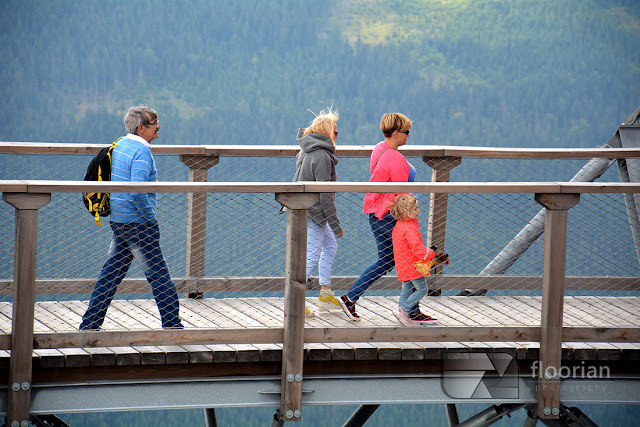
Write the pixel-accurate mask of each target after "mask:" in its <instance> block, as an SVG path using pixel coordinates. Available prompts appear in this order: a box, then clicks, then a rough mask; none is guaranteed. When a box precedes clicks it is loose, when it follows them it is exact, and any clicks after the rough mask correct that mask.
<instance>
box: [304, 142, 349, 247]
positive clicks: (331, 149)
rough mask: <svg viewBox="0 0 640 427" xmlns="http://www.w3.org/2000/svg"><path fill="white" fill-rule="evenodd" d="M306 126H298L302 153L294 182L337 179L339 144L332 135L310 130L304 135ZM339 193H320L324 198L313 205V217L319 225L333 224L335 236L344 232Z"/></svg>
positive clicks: (310, 215)
mask: <svg viewBox="0 0 640 427" xmlns="http://www.w3.org/2000/svg"><path fill="white" fill-rule="evenodd" d="M303 133H304V129H298V138H297V140H298V144H300V148H301V150H300V152H299V153H298V155H297V156H296V176H295V177H294V181H335V180H336V179H337V175H336V165H337V164H338V159H337V158H336V156H335V152H336V147H335V146H334V145H333V143H332V142H331V140H330V139H329V137H328V136H324V135H322V134H319V133H310V134H308V135H305V136H302V134H303ZM334 201H335V193H320V201H319V202H318V203H316V204H315V205H313V206H311V207H310V208H309V218H311V220H312V221H313V222H315V223H316V224H318V225H325V224H326V223H327V222H329V227H331V230H332V231H333V233H334V234H335V235H338V234H340V233H341V232H342V227H340V220H339V219H338V212H337V211H336V205H335V202H334Z"/></svg>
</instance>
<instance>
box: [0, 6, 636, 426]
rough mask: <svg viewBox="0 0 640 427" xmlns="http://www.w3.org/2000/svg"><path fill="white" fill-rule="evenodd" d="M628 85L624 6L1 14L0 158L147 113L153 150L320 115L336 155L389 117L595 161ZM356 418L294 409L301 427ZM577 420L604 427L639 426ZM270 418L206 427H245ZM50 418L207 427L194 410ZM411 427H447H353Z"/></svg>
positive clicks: (371, 139) (630, 67)
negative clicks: (138, 109)
mask: <svg viewBox="0 0 640 427" xmlns="http://www.w3.org/2000/svg"><path fill="white" fill-rule="evenodd" d="M639 83H640V3H639V2H637V1H635V0H606V1H605V0H602V1H600V0H564V1H557V0H537V1H532V0H513V1H497V0H475V1H472V0H451V1H446V0H383V1H379V0H349V1H341V0H322V1H318V0H280V1H267V0H175V1H166V2H165V1H153V0H108V1H97V0H85V1H83V2H77V1H72V0H52V1H47V2H42V1H35V0H0V99H2V102H1V103H0V140H3V141H42V142H78V143H105V144H107V143H110V142H112V141H113V140H114V139H116V138H117V137H118V136H120V135H122V133H123V124H122V117H123V114H124V112H125V111H126V109H127V108H128V107H129V106H132V105H139V104H146V105H149V106H151V107H153V108H154V109H156V110H157V111H158V113H159V115H160V121H161V124H162V129H161V131H160V134H161V136H160V139H159V140H157V141H155V142H154V144H155V143H157V144H230V145H236V144H238V145H243V144H286V145H293V144H295V134H296V131H297V129H298V128H299V127H304V126H306V125H308V123H309V122H310V121H311V120H312V119H313V114H312V112H316V113H317V112H318V111H319V110H321V109H323V108H325V107H327V106H330V105H333V106H334V107H336V108H337V109H338V110H339V111H340V121H339V130H340V137H339V139H338V141H337V142H338V144H344V145H371V144H375V143H376V142H377V141H379V140H380V139H382V137H381V134H380V130H379V126H378V123H379V120H380V116H381V115H382V114H383V113H385V112H390V111H399V112H403V113H404V114H406V115H407V116H409V117H410V118H411V119H413V120H414V127H412V129H411V139H410V143H412V144H424V145H427V144H432V145H453V146H456V145H457V146H494V147H528V148H530V147H558V148H565V147H566V148H580V147H584V148H592V147H600V146H602V145H603V144H604V143H605V142H606V141H607V140H608V139H609V137H610V136H611V134H612V133H613V131H614V130H615V128H616V127H617V125H618V124H619V123H620V122H621V121H623V120H624V118H625V117H627V116H628V115H629V114H630V113H631V112H632V111H633V110H634V109H636V108H637V107H638V106H639V104H640V102H639V100H640V84H639ZM310 111H311V112H310ZM0 166H1V165H0ZM5 166H6V165H5ZM3 168H4V167H0V178H2V179H7V178H8V177H6V176H4V175H6V173H7V170H3ZM476 406H477V405H476ZM483 407H485V406H482V407H480V406H477V407H476V408H473V410H471V409H469V410H467V412H468V414H466V415H467V416H470V415H472V414H473V413H475V412H477V410H480V409H482V408H483ZM354 409H355V408H354V407H332V408H322V407H312V408H308V409H306V410H305V416H304V417H303V422H302V423H300V425H301V426H311V425H339V424H340V423H341V422H344V421H345V420H346V418H348V415H349V414H350V413H351V412H352V411H353V410H354ZM582 409H583V410H584V411H585V412H586V413H588V414H589V415H590V416H592V418H593V419H594V421H596V422H597V423H598V424H599V425H601V426H607V425H612V426H613V425H615V426H625V425H629V426H630V425H635V424H634V422H635V421H636V420H637V415H638V410H637V408H635V407H628V406H616V407H608V406H591V407H589V408H585V407H582ZM464 411H465V410H464V408H463V409H462V414H464ZM272 413H273V409H272V408H257V409H223V410H219V411H218V416H219V421H220V422H221V424H220V425H243V426H250V425H267V424H268V423H269V417H270V416H271V415H272ZM522 416H523V414H519V416H517V417H514V418H513V419H510V420H509V419H508V420H504V421H501V422H500V423H498V424H497V425H522V419H523V418H522ZM63 418H64V419H65V420H67V421H68V422H69V423H70V424H71V425H74V426H81V425H92V426H100V425H122V426H125V425H132V426H133V425H135V426H144V425H184V424H187V423H189V424H191V425H204V417H203V415H202V412H201V410H190V411H168V412H160V413H158V412H155V411H150V412H143V413H115V414H86V415H80V414H78V415H65V416H63ZM461 418H464V417H462V416H461ZM420 420H421V421H422V422H424V421H426V420H430V421H432V424H433V425H446V418H445V416H444V408H443V407H442V406H441V405H411V406H408V405H392V406H385V407H382V408H381V409H380V410H379V411H378V412H376V414H374V416H373V417H372V419H371V420H370V422H369V423H368V424H367V425H372V426H376V425H390V424H392V423H394V424H396V425H408V424H409V423H416V422H418V421H420Z"/></svg>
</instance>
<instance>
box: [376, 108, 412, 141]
mask: <svg viewBox="0 0 640 427" xmlns="http://www.w3.org/2000/svg"><path fill="white" fill-rule="evenodd" d="M412 123H413V122H412V121H411V120H409V118H408V117H407V116H405V115H404V114H400V113H386V114H385V115H383V116H382V119H381V120H380V130H381V131H382V133H383V134H384V136H385V138H389V137H390V136H391V135H392V134H393V132H395V131H407V130H409V128H411V124H412Z"/></svg>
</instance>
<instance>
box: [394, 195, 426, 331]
mask: <svg viewBox="0 0 640 427" xmlns="http://www.w3.org/2000/svg"><path fill="white" fill-rule="evenodd" d="M389 211H390V212H391V215H393V217H394V218H395V219H396V220H397V222H396V225H395V227H394V229H393V233H392V239H393V256H394V259H395V263H396V274H397V275H398V280H399V281H400V282H402V292H400V299H399V301H398V303H399V307H398V311H394V312H393V314H394V315H395V316H396V317H397V318H398V320H399V321H400V322H401V323H402V324H403V325H405V326H417V325H419V323H418V322H416V321H414V320H411V319H410V318H409V310H411V307H413V306H414V305H416V303H418V302H419V301H420V300H421V299H422V298H423V297H424V296H425V295H426V294H427V290H428V288H427V279H426V277H425V276H424V275H423V273H421V272H420V271H418V269H417V267H416V265H415V264H416V263H418V265H420V264H426V269H425V270H423V271H425V273H426V275H428V274H429V268H430V267H431V264H432V262H437V260H436V253H435V252H434V250H433V249H430V248H427V247H425V246H424V244H423V243H422V235H421V234H420V228H419V226H418V215H419V214H420V209H419V208H418V200H417V199H416V197H415V196H414V195H412V194H404V195H401V196H397V197H396V198H395V199H394V201H393V202H392V203H391V204H390V205H389ZM427 317H428V320H436V319H433V318H432V317H430V316H427ZM420 323H422V322H420Z"/></svg>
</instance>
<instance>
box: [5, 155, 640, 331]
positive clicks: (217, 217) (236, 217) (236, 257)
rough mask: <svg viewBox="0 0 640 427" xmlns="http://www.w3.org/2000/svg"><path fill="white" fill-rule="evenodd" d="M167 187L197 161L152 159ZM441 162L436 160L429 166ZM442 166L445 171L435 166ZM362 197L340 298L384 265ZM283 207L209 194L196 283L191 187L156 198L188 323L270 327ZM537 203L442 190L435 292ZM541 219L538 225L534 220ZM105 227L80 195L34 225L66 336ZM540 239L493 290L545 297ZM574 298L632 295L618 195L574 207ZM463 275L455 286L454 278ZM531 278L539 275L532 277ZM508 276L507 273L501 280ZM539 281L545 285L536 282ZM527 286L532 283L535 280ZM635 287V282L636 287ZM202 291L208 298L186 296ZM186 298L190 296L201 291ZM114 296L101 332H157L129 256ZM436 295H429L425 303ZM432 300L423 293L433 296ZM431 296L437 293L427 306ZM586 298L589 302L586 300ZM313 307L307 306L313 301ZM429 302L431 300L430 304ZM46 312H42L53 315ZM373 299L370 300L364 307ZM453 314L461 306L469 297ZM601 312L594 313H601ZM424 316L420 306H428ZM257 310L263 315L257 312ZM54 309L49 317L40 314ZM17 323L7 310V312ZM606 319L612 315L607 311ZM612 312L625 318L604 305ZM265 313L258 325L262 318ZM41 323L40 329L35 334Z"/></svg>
mask: <svg viewBox="0 0 640 427" xmlns="http://www.w3.org/2000/svg"><path fill="white" fill-rule="evenodd" d="M89 160H90V156H50V155H46V156H45V155H1V156H0V171H1V172H0V174H1V175H0V178H2V179H57V180H78V179H81V178H82V176H83V174H84V171H85V169H86V165H87V164H88V162H89ZM156 161H157V167H158V173H159V177H160V180H162V181H187V180H188V179H189V169H188V167H186V166H185V165H184V164H182V163H181V162H180V161H179V159H178V156H156ZM409 161H410V162H411V163H412V164H413V165H414V166H415V167H416V169H417V178H416V181H417V182H430V181H431V175H432V168H431V167H430V166H428V165H427V164H425V163H424V162H423V161H422V159H420V158H410V159H409ZM586 163H587V162H586V161H585V160H504V159H467V158H465V159H462V162H461V164H460V165H459V166H457V167H454V168H453V169H451V171H450V178H449V179H450V181H451V182H456V181H457V182H466V181H469V182H483V181H496V182H499V181H506V182H537V181H569V180H571V179H572V178H573V177H574V176H575V174H576V173H577V172H578V171H580V170H581V169H582V168H583V167H584V166H585V164H586ZM431 165H432V166H433V163H432V164H431ZM294 167H295V160H294V159H293V158H258V157H248V158H238V157H229V158H225V157H222V158H221V159H220V162H219V163H218V164H217V165H215V166H213V167H212V168H210V169H209V170H208V180H209V181H210V182H215V181H224V182H234V181H247V182H273V181H276V182H277V181H279V182H285V181H287V182H288V181H290V180H291V178H292V175H293V172H294ZM436 167H437V165H436ZM337 171H338V180H339V181H345V182H363V181H367V180H368V178H369V159H368V158H340V162H339V164H338V166H337ZM599 181H602V182H618V181H619V178H618V175H617V171H616V168H615V167H610V168H608V169H606V171H605V172H604V173H603V175H602V176H601V177H600V178H599ZM363 196H364V195H363V194H362V193H338V194H336V206H337V210H338V214H339V217H340V221H341V224H342V228H343V229H344V236H343V237H342V238H340V239H338V241H337V243H338V252H337V255H336V258H335V261H334V263H333V272H332V273H333V276H334V291H335V293H336V295H337V296H339V295H341V294H342V293H344V292H345V291H346V290H347V289H348V288H349V287H350V286H351V285H352V284H353V282H354V281H355V279H356V278H357V276H359V275H360V274H361V273H362V272H363V271H364V270H365V268H366V267H367V266H369V265H370V264H371V263H372V262H373V261H374V260H375V259H376V244H375V241H374V238H373V234H372V232H371V229H370V226H369V223H368V220H367V217H366V216H365V215H364V214H362V201H363ZM418 199H419V202H420V207H421V215H420V218H419V222H420V230H421V232H422V235H423V238H424V242H425V244H427V245H428V244H429V243H430V242H429V241H428V230H427V223H428V217H429V203H430V199H431V196H430V195H429V194H419V195H418ZM279 209H280V204H279V203H277V202H276V201H275V199H274V195H273V194H272V193H210V194H208V196H207V214H206V237H205V242H206V243H205V258H204V275H203V277H202V278H198V280H195V279H193V278H191V279H189V278H188V277H186V271H187V266H186V265H187V246H188V245H187V240H188V239H187V234H188V232H187V224H188V212H189V211H188V195H187V194H183V193H159V194H158V214H157V216H158V223H159V227H160V234H161V239H160V243H161V247H162V251H163V253H164V257H165V259H166V262H167V264H168V267H169V270H170V272H171V277H172V278H173V280H174V281H175V283H176V285H177V288H178V292H179V297H180V313H181V317H182V320H183V322H184V323H185V326H188V327H205V326H208V327H212V326H215V327H238V326H241V325H254V326H260V325H262V326H265V325H266V326H269V325H273V324H275V323H274V322H276V323H277V322H278V321H279V322H281V319H276V318H274V314H273V313H274V310H275V308H274V307H276V305H277V302H276V300H274V299H273V298H275V297H282V296H283V290H284V281H283V280H282V277H283V276H284V269H285V247H286V242H285V227H286V215H280V214H278V211H279ZM541 209H542V207H541V205H540V204H538V203H537V202H536V201H535V200H534V195H533V194H511V193H496V194H463V193H458V194H455V193H454V194H450V195H449V196H448V207H447V222H446V233H445V234H446V243H445V246H444V248H442V249H444V250H445V251H446V252H448V253H449V255H450V257H451V264H450V265H447V266H445V267H444V268H443V269H442V272H443V275H442V276H438V275H433V277H432V278H431V279H430V281H429V283H430V287H431V289H432V290H433V289H434V288H438V287H439V286H441V285H442V284H444V285H445V287H444V289H443V290H442V293H443V295H455V294H457V292H458V291H460V290H461V289H465V288H466V287H467V285H469V286H471V285H472V284H473V283H475V282H476V281H477V279H478V277H480V275H481V274H482V272H483V270H484V269H485V268H486V267H487V266H488V265H489V264H490V263H491V262H492V261H493V260H494V259H496V257H499V254H500V252H501V251H502V249H503V248H504V247H505V246H507V245H508V244H509V242H511V240H512V239H513V238H514V236H516V235H517V234H518V233H520V232H521V230H522V229H523V227H525V226H526V225H527V224H529V223H530V221H531V220H532V219H534V217H536V215H537V214H538V213H539V212H540V211H541ZM534 225H535V223H534ZM13 233H14V209H13V207H11V206H10V205H8V204H7V203H0V248H2V249H0V281H3V282H4V283H5V284H6V283H7V282H10V281H11V280H12V275H13V271H12V267H13V239H14V235H13ZM111 234H112V233H111V229H110V228H109V225H108V220H106V219H105V220H104V221H103V225H102V226H101V227H97V226H96V225H95V222H94V221H93V218H92V217H91V216H90V215H89V214H88V213H87V212H86V211H85V210H84V207H83V204H82V201H81V198H80V195H79V194H76V193H70V194H67V193H63V194H53V195H52V200H51V202H50V203H49V204H47V205H45V206H44V207H43V208H41V209H40V213H39V226H38V253H37V272H36V273H37V280H38V285H37V286H38V289H37V291H38V300H40V301H59V302H62V304H63V307H64V308H60V309H61V310H62V309H63V310H66V311H67V314H68V316H67V320H66V321H65V324H64V325H60V327H61V328H62V330H73V329H75V328H77V326H78V324H79V318H80V316H81V315H82V314H83V313H84V310H85V309H86V306H87V302H88V300H89V297H90V294H91V290H92V288H93V285H94V283H95V280H96V278H97V277H98V274H99V273H100V270H101V268H102V265H103V263H104V262H105V260H106V259H107V252H108V248H109V241H110V238H111ZM543 240H544V235H541V236H539V237H537V238H536V239H532V241H531V242H530V244H529V245H528V246H529V247H528V248H527V249H526V251H525V252H524V253H523V254H522V255H520V256H519V257H518V258H517V260H516V261H515V262H514V263H513V264H512V265H511V266H510V267H509V268H507V269H506V271H505V272H504V273H501V274H498V275H495V277H494V275H490V276H489V277H485V278H484V279H483V280H484V282H483V283H484V284H485V285H486V287H487V289H489V295H492V296H496V295H523V296H537V295H540V286H541V279H540V276H541V274H542V265H543ZM566 274H567V276H572V277H575V279H572V280H571V281H568V282H567V294H570V295H592V296H624V295H633V296H637V295H638V291H637V282H638V280H640V279H639V277H640V266H639V263H638V258H637V256H636V251H635V246H634V242H633V239H632V234H631V231H630V225H629V221H628V217H627V211H626V207H625V203H624V199H623V195H622V194H583V195H582V196H581V201H580V203H578V204H577V205H576V206H575V207H573V208H572V209H570V210H569V211H568V241H567V261H566ZM311 276H312V277H313V278H314V279H312V280H311V282H310V284H309V289H310V290H309V292H308V294H307V295H308V297H309V298H311V300H310V301H317V296H318V290H319V288H318V284H317V277H318V271H317V267H316V268H314V270H313V271H312V273H311ZM453 276H455V277H457V278H456V280H455V281H449V282H447V281H446V280H444V279H445V278H447V277H453ZM530 276H537V278H534V279H532V278H531V277H530ZM594 276H598V277H600V278H601V277H605V276H610V277H619V276H625V277H628V278H630V279H631V280H630V281H627V282H625V283H631V285H632V286H631V287H628V288H625V287H624V286H622V287H621V286H619V285H611V286H610V287H607V285H606V284H605V286H604V287H597V288H596V287H595V284H596V281H597V280H598V281H601V280H600V279H596V278H595V277H594ZM386 277H387V280H381V281H379V282H378V283H376V284H375V285H374V286H373V287H372V288H371V289H370V290H369V291H367V292H366V293H365V294H364V298H365V300H364V302H363V303H362V308H359V313H360V314H361V315H366V313H367V310H368V309H369V308H371V307H369V306H367V303H366V297H367V296H375V295H391V296H394V297H397V295H398V294H399V292H400V284H399V283H398V282H397V280H395V271H394V270H392V271H391V272H389V273H388V274H387V275H386ZM505 277H506V279H505ZM536 280H537V281H536ZM532 283H533V284H532ZM634 283H635V285H634ZM190 293H193V295H197V294H198V293H201V294H202V296H204V299H189V298H186V297H187V296H188V295H189V294H190ZM193 295H192V296H193ZM237 297H243V298H249V299H252V301H254V302H253V303H252V304H253V308H252V309H251V310H254V312H253V313H247V310H248V309H247V307H246V306H240V305H238V304H237V302H236V301H235V299H236V298H237ZM2 298H3V301H10V300H11V289H10V286H9V285H7V286H5V287H4V292H3V296H2ZM115 298H116V299H118V300H126V302H123V304H124V305H121V306H118V307H112V308H110V309H109V310H110V311H109V312H108V315H107V320H106V321H105V324H104V325H103V326H104V328H106V329H119V328H124V327H127V328H131V329H142V328H149V327H160V320H159V315H158V311H157V309H156V308H155V306H154V305H155V303H154V299H153V295H152V293H151V287H150V286H149V284H148V283H147V281H146V279H145V278H144V274H143V271H142V269H141V268H140V266H139V264H138V262H137V261H134V262H133V264H132V266H131V269H130V270H129V272H128V274H127V278H126V279H125V282H124V283H123V285H122V286H121V288H120V289H119V292H118V294H116V297H115ZM428 298H429V297H428ZM425 301H426V300H425ZM429 301H430V300H429ZM585 301H586V302H585V304H588V300H585ZM314 304H315V303H312V304H311V305H312V306H313V308H314V309H315V308H317V307H315V306H314ZM428 304H429V302H425V303H424V304H423V306H425V305H426V306H427V307H428ZM46 307H47V306H46V305H44V306H42V307H39V308H38V310H45V311H46V309H47V308H46ZM367 307H369V308H367ZM458 308H459V310H462V312H464V303H463V302H461V306H460V307H458ZM594 310H595V311H597V310H598V309H597V308H594ZM211 311H213V312H216V311H219V312H224V313H227V314H228V313H234V315H233V316H232V317H235V318H236V319H237V321H232V322H231V323H226V324H215V323H212V322H215V320H214V319H213V318H211V316H209V315H208V314H207V313H210V312H211ZM425 311H426V309H425ZM255 312H259V315H257V316H256V315H255ZM45 314H46V313H45ZM7 315H8V316H9V317H10V313H8V314H7V313H5V316H7ZM603 315H604V314H603ZM606 315H607V316H609V317H611V316H613V317H615V316H616V315H621V314H620V313H618V314H615V313H608V314H606ZM256 317H257V319H258V322H259V324H255V322H256V321H255V320H251V319H256ZM37 328H38V326H37V325H36V329H37Z"/></svg>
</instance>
